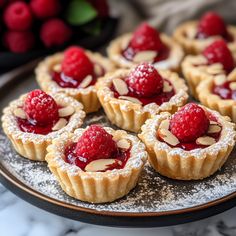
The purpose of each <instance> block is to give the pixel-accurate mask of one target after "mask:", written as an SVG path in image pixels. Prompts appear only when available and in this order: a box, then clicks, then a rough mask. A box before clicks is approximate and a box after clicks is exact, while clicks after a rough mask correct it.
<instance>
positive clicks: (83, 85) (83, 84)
mask: <svg viewBox="0 0 236 236" xmlns="http://www.w3.org/2000/svg"><path fill="white" fill-rule="evenodd" d="M92 80H93V77H92V75H87V76H86V77H85V78H84V79H83V81H82V82H81V83H80V85H79V87H80V88H86V87H87V86H88V85H89V84H90V83H91V81H92Z"/></svg>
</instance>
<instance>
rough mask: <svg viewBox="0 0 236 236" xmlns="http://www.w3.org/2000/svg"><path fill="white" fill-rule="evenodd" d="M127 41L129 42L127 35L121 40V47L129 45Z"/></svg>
mask: <svg viewBox="0 0 236 236" xmlns="http://www.w3.org/2000/svg"><path fill="white" fill-rule="evenodd" d="M129 42H130V38H129V37H127V38H124V39H123V40H122V42H121V48H122V49H124V50H125V49H126V48H127V47H128V46H129Z"/></svg>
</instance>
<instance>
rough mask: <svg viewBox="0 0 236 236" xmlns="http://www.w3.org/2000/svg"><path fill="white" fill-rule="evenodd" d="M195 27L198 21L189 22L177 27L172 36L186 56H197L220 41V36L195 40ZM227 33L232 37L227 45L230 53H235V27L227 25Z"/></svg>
mask: <svg viewBox="0 0 236 236" xmlns="http://www.w3.org/2000/svg"><path fill="white" fill-rule="evenodd" d="M197 25H198V21H189V22H187V23H184V24H182V25H180V26H179V27H177V29H176V30H175V32H174V35H173V36H174V38H175V40H176V41H177V42H178V43H179V44H180V45H181V46H182V47H183V48H184V50H185V52H186V53H187V54H199V53H201V52H202V51H203V50H204V49H205V48H206V47H207V46H209V45H210V44H212V43H213V42H214V41H215V40H216V39H222V37H221V36H212V37H208V38H206V39H197V38H195V36H196V33H197ZM227 31H228V32H229V33H230V35H231V36H232V37H233V40H232V42H228V43H227V45H228V47H229V49H230V50H231V51H233V52H235V51H236V44H235V38H236V27H235V26H232V25H228V26H227Z"/></svg>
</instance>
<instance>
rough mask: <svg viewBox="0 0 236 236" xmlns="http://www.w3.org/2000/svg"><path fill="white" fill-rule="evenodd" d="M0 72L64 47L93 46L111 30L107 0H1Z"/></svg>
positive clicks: (113, 25)
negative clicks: (72, 45) (75, 45)
mask: <svg viewBox="0 0 236 236" xmlns="http://www.w3.org/2000/svg"><path fill="white" fill-rule="evenodd" d="M0 11H1V16H2V17H1V19H0V34H1V42H0V71H6V70H9V69H12V68H14V67H17V66H19V65H22V64H24V63H26V62H28V61H30V60H32V59H34V58H37V57H40V56H44V55H47V54H50V53H53V52H55V51H58V50H63V49H64V48H65V47H66V46H68V45H69V44H78V45H80V46H83V47H86V48H90V49H91V48H96V47H98V46H100V45H102V44H103V43H104V42H106V41H107V40H108V39H109V38H110V37H111V36H112V34H113V33H114V27H115V26H116V24H117V19H116V18H113V17H111V16H110V15H109V5H108V3H107V0H0Z"/></svg>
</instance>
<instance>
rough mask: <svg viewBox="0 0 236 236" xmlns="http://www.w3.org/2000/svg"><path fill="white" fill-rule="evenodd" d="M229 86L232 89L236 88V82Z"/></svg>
mask: <svg viewBox="0 0 236 236" xmlns="http://www.w3.org/2000/svg"><path fill="white" fill-rule="evenodd" d="M229 87H230V89H231V90H236V82H232V83H230V85H229Z"/></svg>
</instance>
